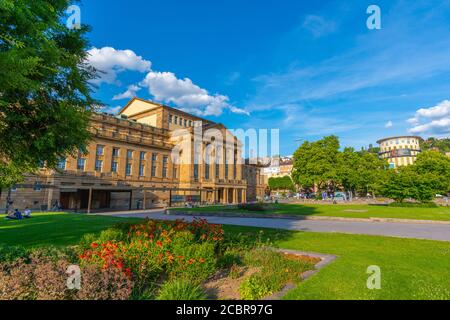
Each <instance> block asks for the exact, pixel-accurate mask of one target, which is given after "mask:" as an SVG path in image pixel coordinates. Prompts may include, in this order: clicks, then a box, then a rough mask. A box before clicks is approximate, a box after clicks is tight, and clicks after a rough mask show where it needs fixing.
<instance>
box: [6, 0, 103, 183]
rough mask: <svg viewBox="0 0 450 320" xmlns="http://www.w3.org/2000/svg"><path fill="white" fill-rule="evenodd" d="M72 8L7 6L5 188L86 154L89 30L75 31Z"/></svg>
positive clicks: (14, 2)
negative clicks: (69, 22) (69, 19)
mask: <svg viewBox="0 0 450 320" xmlns="http://www.w3.org/2000/svg"><path fill="white" fill-rule="evenodd" d="M69 5H70V3H69V1H68V0H52V1H49V0H34V1H28V0H1V1H0V187H1V186H3V187H5V186H9V185H11V184H13V183H15V182H16V181H17V180H19V179H20V177H21V175H22V173H23V172H30V171H31V172H32V171H34V170H36V169H37V168H39V166H41V165H42V163H45V164H46V165H47V166H48V167H50V168H51V167H54V166H56V163H57V162H58V159H59V158H60V157H64V156H66V155H67V154H68V153H74V152H76V150H78V149H81V148H83V147H84V146H85V145H86V144H87V142H88V140H89V138H90V134H89V130H88V125H89V117H90V112H91V111H92V106H93V105H96V104H98V102H97V101H95V100H94V99H93V98H92V97H91V87H90V85H89V83H88V81H89V80H91V79H93V78H95V76H96V74H95V70H94V69H93V68H90V67H88V66H87V65H86V64H85V60H86V55H87V53H86V49H87V47H88V41H87V39H86V33H87V32H88V30H89V29H88V27H86V26H81V28H79V29H68V28H67V27H66V26H65V22H64V18H65V15H66V14H65V10H66V9H67V7H68V6H69Z"/></svg>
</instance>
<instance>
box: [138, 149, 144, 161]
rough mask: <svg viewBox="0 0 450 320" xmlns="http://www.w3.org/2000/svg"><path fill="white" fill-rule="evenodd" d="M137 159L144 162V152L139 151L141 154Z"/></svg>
mask: <svg viewBox="0 0 450 320" xmlns="http://www.w3.org/2000/svg"><path fill="white" fill-rule="evenodd" d="M139 159H140V160H145V151H141V153H140V155H139Z"/></svg>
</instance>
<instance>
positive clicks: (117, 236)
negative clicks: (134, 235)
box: [98, 228, 127, 243]
mask: <svg viewBox="0 0 450 320" xmlns="http://www.w3.org/2000/svg"><path fill="white" fill-rule="evenodd" d="M126 238H127V235H126V233H125V232H123V231H122V230H120V229H116V228H109V229H106V230H103V231H102V232H101V233H100V236H99V237H98V242H100V243H103V242H107V241H124V240H126Z"/></svg>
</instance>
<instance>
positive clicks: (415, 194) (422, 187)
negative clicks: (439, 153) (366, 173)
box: [381, 165, 439, 202]
mask: <svg viewBox="0 0 450 320" xmlns="http://www.w3.org/2000/svg"><path fill="white" fill-rule="evenodd" d="M438 180H439V177H438V176H436V175H435V174H433V173H429V172H426V173H419V172H418V171H417V168H416V167H415V166H414V165H411V166H407V167H400V168H398V169H397V170H393V169H390V170H389V171H388V177H387V179H386V181H385V182H384V183H383V185H382V187H381V192H382V194H383V196H385V197H388V198H391V199H394V200H395V201H396V202H403V200H405V199H407V198H412V199H415V200H418V201H420V202H428V201H431V200H432V199H433V198H434V196H435V194H436V191H437V189H436V185H437V183H438Z"/></svg>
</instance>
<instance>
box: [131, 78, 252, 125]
mask: <svg viewBox="0 0 450 320" xmlns="http://www.w3.org/2000/svg"><path fill="white" fill-rule="evenodd" d="M139 85H140V86H142V87H146V88H147V89H148V91H149V93H150V94H151V95H153V97H154V98H155V99H156V100H158V101H162V102H165V103H173V104H175V105H177V106H178V107H180V108H181V109H183V110H185V111H187V112H192V113H195V114H197V115H202V116H209V115H213V116H219V115H221V114H222V112H223V110H224V109H229V110H230V111H231V112H234V113H240V114H248V112H246V111H245V110H243V109H240V108H237V107H235V106H233V105H231V104H230V103H229V98H228V97H227V96H224V95H221V94H214V95H212V94H209V93H208V91H207V90H205V89H203V88H200V87H199V86H197V85H196V84H194V83H193V82H192V80H191V79H189V78H184V79H178V78H177V77H176V75H175V74H174V73H172V72H156V71H150V72H149V73H148V74H147V76H146V77H145V79H144V80H142V81H141V83H140V84H139Z"/></svg>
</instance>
